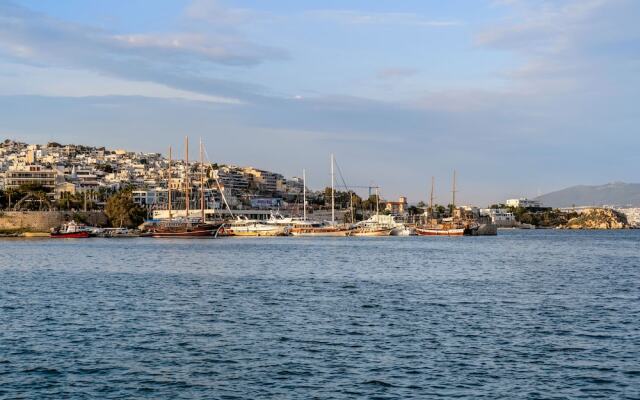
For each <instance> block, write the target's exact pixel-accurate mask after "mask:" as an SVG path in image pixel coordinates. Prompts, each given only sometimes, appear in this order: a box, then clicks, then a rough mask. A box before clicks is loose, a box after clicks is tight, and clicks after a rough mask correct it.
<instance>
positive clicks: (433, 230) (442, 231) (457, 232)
mask: <svg viewBox="0 0 640 400" xmlns="http://www.w3.org/2000/svg"><path fill="white" fill-rule="evenodd" d="M464 232H465V228H453V227H451V228H447V227H442V226H422V227H420V226H419V227H416V234H417V235H418V236H463V235H464Z"/></svg>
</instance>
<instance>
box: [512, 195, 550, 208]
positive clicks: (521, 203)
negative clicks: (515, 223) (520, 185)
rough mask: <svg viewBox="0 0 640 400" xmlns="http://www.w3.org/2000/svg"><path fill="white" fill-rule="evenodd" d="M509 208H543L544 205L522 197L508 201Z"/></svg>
mask: <svg viewBox="0 0 640 400" xmlns="http://www.w3.org/2000/svg"><path fill="white" fill-rule="evenodd" d="M506 205H507V207H514V208H519V207H521V208H540V207H542V203H541V202H540V201H538V200H529V199H527V198H524V197H521V198H519V199H508V200H507V201H506Z"/></svg>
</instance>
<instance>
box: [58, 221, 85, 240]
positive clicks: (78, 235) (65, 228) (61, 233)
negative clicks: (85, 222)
mask: <svg viewBox="0 0 640 400" xmlns="http://www.w3.org/2000/svg"><path fill="white" fill-rule="evenodd" d="M50 237H52V238H56V239H86V238H88V237H89V231H88V230H87V229H86V227H84V226H80V225H78V224H76V223H75V222H74V221H71V222H69V223H68V224H65V225H62V227H61V228H56V229H53V230H52V231H51V235H50Z"/></svg>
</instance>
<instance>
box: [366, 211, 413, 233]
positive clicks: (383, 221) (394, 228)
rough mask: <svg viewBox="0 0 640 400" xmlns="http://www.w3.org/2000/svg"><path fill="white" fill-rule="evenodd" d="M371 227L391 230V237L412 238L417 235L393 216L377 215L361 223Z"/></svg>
mask: <svg viewBox="0 0 640 400" xmlns="http://www.w3.org/2000/svg"><path fill="white" fill-rule="evenodd" d="M359 224H364V225H366V226H369V227H378V228H380V229H390V230H391V233H390V235H391V236H411V235H415V232H414V231H413V230H412V229H411V228H409V227H408V226H407V225H405V224H403V223H402V222H397V221H396V220H395V218H394V217H393V216H392V215H383V214H376V215H372V216H371V218H369V219H367V220H365V221H362V222H360V223H359Z"/></svg>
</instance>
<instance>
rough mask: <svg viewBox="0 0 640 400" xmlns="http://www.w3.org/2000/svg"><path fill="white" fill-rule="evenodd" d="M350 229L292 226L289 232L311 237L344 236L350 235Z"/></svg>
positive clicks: (293, 234) (292, 234) (294, 234)
mask: <svg viewBox="0 0 640 400" xmlns="http://www.w3.org/2000/svg"><path fill="white" fill-rule="evenodd" d="M351 233H352V231H351V230H350V229H334V228H292V229H291V231H290V232H289V234H290V235H291V236H310V237H322V236H330V237H344V236H350V235H351Z"/></svg>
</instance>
